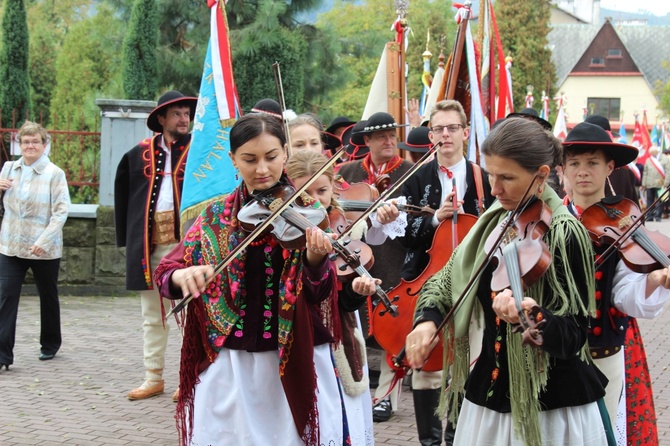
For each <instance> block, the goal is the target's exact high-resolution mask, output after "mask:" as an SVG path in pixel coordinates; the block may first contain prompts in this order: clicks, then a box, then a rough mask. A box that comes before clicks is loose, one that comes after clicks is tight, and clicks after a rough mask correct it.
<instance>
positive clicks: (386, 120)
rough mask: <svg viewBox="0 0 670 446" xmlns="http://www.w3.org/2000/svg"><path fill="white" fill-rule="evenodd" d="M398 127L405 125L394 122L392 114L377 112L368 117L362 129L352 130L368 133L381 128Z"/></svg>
mask: <svg viewBox="0 0 670 446" xmlns="http://www.w3.org/2000/svg"><path fill="white" fill-rule="evenodd" d="M398 127H407V125H405V124H398V123H396V122H395V119H394V118H393V116H391V115H390V114H388V113H385V112H377V113H374V114H372V115H371V116H370V117H369V118H368V121H367V124H365V127H363V129H362V130H360V131H356V130H354V133H361V134H370V133H373V132H380V131H382V130H389V129H397V128H398Z"/></svg>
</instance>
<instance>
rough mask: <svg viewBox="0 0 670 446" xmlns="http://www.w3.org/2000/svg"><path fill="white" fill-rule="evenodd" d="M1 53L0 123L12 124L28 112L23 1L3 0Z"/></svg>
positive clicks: (25, 28) (6, 125) (28, 83)
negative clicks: (0, 119) (0, 117)
mask: <svg viewBox="0 0 670 446" xmlns="http://www.w3.org/2000/svg"><path fill="white" fill-rule="evenodd" d="M2 43H3V46H2V53H0V109H2V112H3V113H2V122H1V124H2V126H3V127H10V126H11V125H12V121H13V116H12V113H13V112H15V113H16V116H15V119H16V125H17V126H18V125H20V124H21V123H22V122H23V121H24V119H25V117H26V116H27V115H28V114H29V113H30V78H29V76H28V23H27V20H26V10H25V6H24V4H23V0H6V1H5V9H4V12H3V18H2Z"/></svg>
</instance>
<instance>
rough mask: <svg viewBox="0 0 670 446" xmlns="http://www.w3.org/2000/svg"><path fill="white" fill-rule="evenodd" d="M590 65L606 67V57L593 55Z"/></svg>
mask: <svg viewBox="0 0 670 446" xmlns="http://www.w3.org/2000/svg"><path fill="white" fill-rule="evenodd" d="M590 66H592V67H604V66H605V58H604V57H592V58H591V65H590Z"/></svg>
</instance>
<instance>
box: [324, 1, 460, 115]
mask: <svg viewBox="0 0 670 446" xmlns="http://www.w3.org/2000/svg"><path fill="white" fill-rule="evenodd" d="M395 14H396V13H395V11H394V10H393V4H392V2H390V1H388V0H368V1H366V2H365V3H360V4H359V3H356V4H352V3H351V2H345V1H342V0H338V1H337V2H336V3H335V5H334V7H333V9H332V10H330V11H329V12H327V13H324V14H322V15H321V16H320V17H319V20H318V22H317V27H318V28H321V29H324V30H330V31H331V32H332V33H333V34H334V35H337V36H338V41H339V45H340V48H341V50H340V52H339V54H337V70H338V71H339V72H340V73H342V74H343V75H344V76H346V77H345V79H344V80H343V81H341V82H339V83H338V84H335V85H326V86H325V88H324V90H325V92H326V93H325V94H326V95H327V96H325V97H324V99H323V101H322V103H321V110H322V112H321V115H322V116H323V117H325V118H326V120H330V119H332V118H334V117H335V116H337V115H347V116H349V117H350V118H353V119H359V118H360V116H361V114H362V113H363V108H364V107H365V102H366V100H367V98H368V93H369V91H370V85H371V84H372V79H373V78H374V75H375V72H376V70H377V66H378V65H379V58H380V56H381V54H382V50H383V49H384V45H385V44H386V42H389V41H392V40H393V39H394V38H395V33H394V32H393V31H392V30H391V24H392V23H393V21H394V20H395V18H396V17H395ZM453 16H454V14H453V10H452V9H451V5H450V4H448V3H445V2H434V1H430V0H413V1H411V2H410V6H409V11H408V14H407V21H408V24H409V27H410V28H411V30H412V31H411V32H410V33H409V37H408V38H409V41H408V43H409V45H408V48H407V52H406V62H407V66H408V67H409V73H408V79H407V85H408V96H409V97H410V98H412V97H414V98H418V97H419V94H420V92H421V88H422V83H421V74H422V73H423V60H422V57H421V54H422V53H423V51H424V50H425V48H426V40H425V39H426V32H427V31H428V30H430V35H431V36H432V39H433V40H432V43H431V45H430V51H431V52H432V53H433V71H434V70H435V68H437V56H438V55H439V53H440V48H439V45H438V43H437V42H438V41H439V40H440V37H441V36H444V37H445V48H444V51H445V54H447V55H448V54H449V52H450V51H451V46H449V45H453V41H454V38H455V35H456V23H455V22H454V20H453ZM342 17H346V18H347V20H342Z"/></svg>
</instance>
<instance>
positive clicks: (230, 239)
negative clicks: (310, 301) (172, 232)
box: [183, 186, 302, 362]
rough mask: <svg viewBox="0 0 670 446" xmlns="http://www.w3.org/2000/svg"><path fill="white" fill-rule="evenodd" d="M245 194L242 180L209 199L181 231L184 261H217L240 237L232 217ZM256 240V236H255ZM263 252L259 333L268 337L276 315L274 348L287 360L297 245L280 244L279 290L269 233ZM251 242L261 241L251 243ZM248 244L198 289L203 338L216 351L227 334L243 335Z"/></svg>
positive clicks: (295, 292) (296, 290)
mask: <svg viewBox="0 0 670 446" xmlns="http://www.w3.org/2000/svg"><path fill="white" fill-rule="evenodd" d="M246 199H247V194H246V190H245V189H244V187H243V186H241V187H240V188H238V189H236V190H235V191H234V192H233V193H231V194H230V195H228V196H227V197H226V198H225V199H224V200H223V201H218V202H215V203H213V204H212V205H210V206H209V207H208V208H207V209H206V210H205V211H203V213H202V214H200V216H198V218H197V219H196V221H195V222H194V224H193V226H192V227H191V228H190V229H189V231H188V232H187V234H186V236H185V237H184V242H183V243H184V246H185V251H186V254H185V259H184V261H185V263H186V265H187V266H188V265H194V264H210V265H216V264H218V263H219V262H221V261H222V259H224V258H225V257H226V256H227V255H228V253H229V252H231V251H233V250H235V248H236V247H237V246H238V245H239V244H240V243H241V242H242V241H243V240H244V239H245V237H246V236H247V233H246V232H244V231H243V230H242V229H241V228H240V225H239V222H238V220H237V212H238V210H239V209H240V207H241V206H242V205H243V203H244V201H245V200H246ZM258 242H260V241H258ZM264 244H265V247H264V249H263V254H264V256H265V260H264V266H265V273H266V282H265V288H266V291H265V295H264V296H263V297H262V298H264V302H263V338H265V339H270V338H271V337H272V336H273V334H272V332H271V330H272V318H273V317H276V318H277V320H278V327H279V330H278V331H279V333H278V348H279V351H280V359H281V360H282V362H285V360H286V356H287V355H286V353H287V352H288V350H287V349H286V347H290V340H291V331H292V327H293V314H294V311H295V302H296V300H297V296H298V295H299V293H300V292H301V289H302V281H301V280H300V278H301V275H302V264H301V262H300V260H301V257H302V250H299V249H297V250H292V251H289V250H283V252H282V255H283V258H284V265H283V269H282V273H281V278H280V283H279V291H278V293H277V295H275V292H274V287H275V286H276V282H275V270H274V267H273V264H272V251H273V249H274V248H275V247H276V245H277V242H276V241H275V240H274V238H273V237H268V238H267V242H266V243H264ZM254 246H261V244H260V243H255V244H254ZM246 258H247V250H246V249H244V250H242V251H241V252H240V253H239V254H238V255H237V256H236V257H235V258H234V259H232V261H231V262H230V264H229V265H228V267H227V268H225V269H224V270H223V271H222V272H221V273H220V274H218V275H217V276H216V277H215V278H214V280H213V281H212V282H211V283H210V284H209V285H208V287H207V289H206V291H205V292H204V293H203V294H202V295H201V297H200V298H201V299H202V300H203V302H204V304H205V309H206V311H207V313H208V316H209V317H208V322H207V326H206V332H207V339H208V341H209V344H210V345H211V346H212V348H213V349H214V350H215V351H219V350H220V349H221V348H222V347H223V345H224V344H225V341H226V338H227V337H228V336H229V335H231V334H232V335H233V336H235V337H242V336H244V319H245V318H244V317H245V314H246V310H247V302H246V298H247V290H246V286H245V284H246V280H245V279H246V277H245V276H246ZM275 299H278V311H277V313H278V314H273V311H272V308H273V303H274V300H275Z"/></svg>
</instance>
